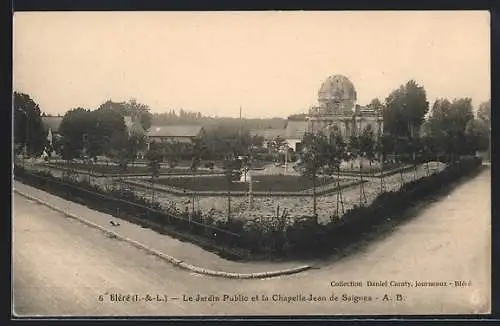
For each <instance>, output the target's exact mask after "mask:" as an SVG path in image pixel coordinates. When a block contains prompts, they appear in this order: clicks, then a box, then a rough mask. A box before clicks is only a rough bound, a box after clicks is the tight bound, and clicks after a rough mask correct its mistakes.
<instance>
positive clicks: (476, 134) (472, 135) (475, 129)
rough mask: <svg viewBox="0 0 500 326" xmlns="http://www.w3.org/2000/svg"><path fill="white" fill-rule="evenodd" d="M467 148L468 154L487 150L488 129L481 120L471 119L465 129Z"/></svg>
mask: <svg viewBox="0 0 500 326" xmlns="http://www.w3.org/2000/svg"><path fill="white" fill-rule="evenodd" d="M465 136H466V139H467V144H466V146H467V148H468V149H469V151H470V153H475V152H477V151H485V150H489V140H490V127H489V125H487V124H486V122H485V121H484V120H483V119H471V120H469V122H468V123H467V125H466V127H465Z"/></svg>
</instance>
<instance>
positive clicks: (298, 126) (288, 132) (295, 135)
mask: <svg viewBox="0 0 500 326" xmlns="http://www.w3.org/2000/svg"><path fill="white" fill-rule="evenodd" d="M308 128H309V122H308V121H288V123H287V124H286V128H285V136H284V138H285V140H286V142H287V145H288V147H289V148H291V149H292V150H293V151H294V152H298V151H300V149H301V148H300V144H301V142H302V138H303V137H304V134H305V133H306V132H307V131H308Z"/></svg>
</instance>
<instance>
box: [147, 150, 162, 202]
mask: <svg viewBox="0 0 500 326" xmlns="http://www.w3.org/2000/svg"><path fill="white" fill-rule="evenodd" d="M146 159H147V160H148V161H149V162H148V169H149V171H150V173H151V201H152V202H154V200H155V189H154V187H155V180H156V179H158V177H159V176H160V162H161V153H160V151H159V148H158V146H157V144H156V143H154V142H153V143H151V144H150V147H149V150H148V152H147V153H146Z"/></svg>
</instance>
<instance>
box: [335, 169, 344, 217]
mask: <svg viewBox="0 0 500 326" xmlns="http://www.w3.org/2000/svg"><path fill="white" fill-rule="evenodd" d="M339 202H340V205H341V207H342V215H343V214H344V199H343V197H342V188H341V187H340V166H339V168H338V169H337V218H340V214H339Z"/></svg>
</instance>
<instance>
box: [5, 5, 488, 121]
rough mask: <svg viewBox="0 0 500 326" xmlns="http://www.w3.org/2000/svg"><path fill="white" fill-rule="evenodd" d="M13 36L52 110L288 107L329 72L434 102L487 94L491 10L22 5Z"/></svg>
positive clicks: (260, 110)
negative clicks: (122, 105) (411, 87)
mask: <svg viewBox="0 0 500 326" xmlns="http://www.w3.org/2000/svg"><path fill="white" fill-rule="evenodd" d="M13 44H14V53H13V58H14V65H13V73H14V88H15V90H17V91H20V92H25V93H28V94H29V95H30V96H31V97H32V98H33V99H34V100H35V101H36V102H37V103H38V104H39V105H40V108H41V110H42V111H44V112H48V113H52V114H55V113H64V112H66V111H67V110H69V109H71V108H74V107H78V106H82V107H86V108H96V107H97V106H98V105H99V104H101V103H103V102H104V101H106V100H107V99H112V100H114V101H121V100H128V99H130V98H132V97H134V98H136V99H137V100H138V101H140V102H143V103H145V104H148V105H149V106H150V107H151V111H152V112H162V111H165V110H167V109H171V108H175V109H179V108H184V109H186V110H192V111H200V112H202V113H203V114H207V115H208V114H214V115H215V114H216V115H219V116H234V117H236V116H238V115H239V107H240V105H241V106H242V107H243V115H244V116H246V117H249V118H250V117H286V116H287V115H289V114H292V113H301V112H306V110H307V108H308V107H309V106H311V105H314V104H316V99H317V92H318V89H319V87H320V85H321V83H322V82H323V81H324V80H325V79H326V78H327V77H328V76H329V75H333V74H343V75H345V76H347V77H348V78H349V79H350V80H351V81H352V82H353V83H354V85H355V88H356V91H357V93H358V102H359V104H361V105H364V104H367V103H368V102H369V101H370V100H371V99H372V98H374V97H379V98H380V99H381V100H382V101H383V100H384V99H385V98H386V97H387V95H388V94H389V93H390V92H391V91H392V90H393V89H395V88H397V87H399V86H400V85H401V84H403V83H405V82H406V81H408V80H409V79H412V78H413V79H415V80H417V82H419V83H421V84H423V86H424V87H425V89H426V90H427V95H428V99H429V101H430V102H431V104H432V102H433V101H434V99H435V98H436V97H448V98H455V97H466V96H467V97H471V98H472V99H473V104H474V105H475V106H477V105H478V104H479V103H480V102H483V101H485V100H487V99H489V98H490V20H489V13H488V12H486V11H482V12H481V11H468V12H467V11H461V12H460V11H449V12H444V11H441V12H439V11H432V12H431V11H430V12H423V11H422V12H401V11H399V12H398V11H392V12H375V11H373V12H368V11H364V12H361V11H359V12H331V11H330V12H300V11H297V12H239V13H237V12H210V13H207V12H205V13H201V12H200V13H196V12H177V13H176V12H57V13H56V12H47V13H42V12H40V13H37V12H31V13H16V14H15V16H14V36H13Z"/></svg>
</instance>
